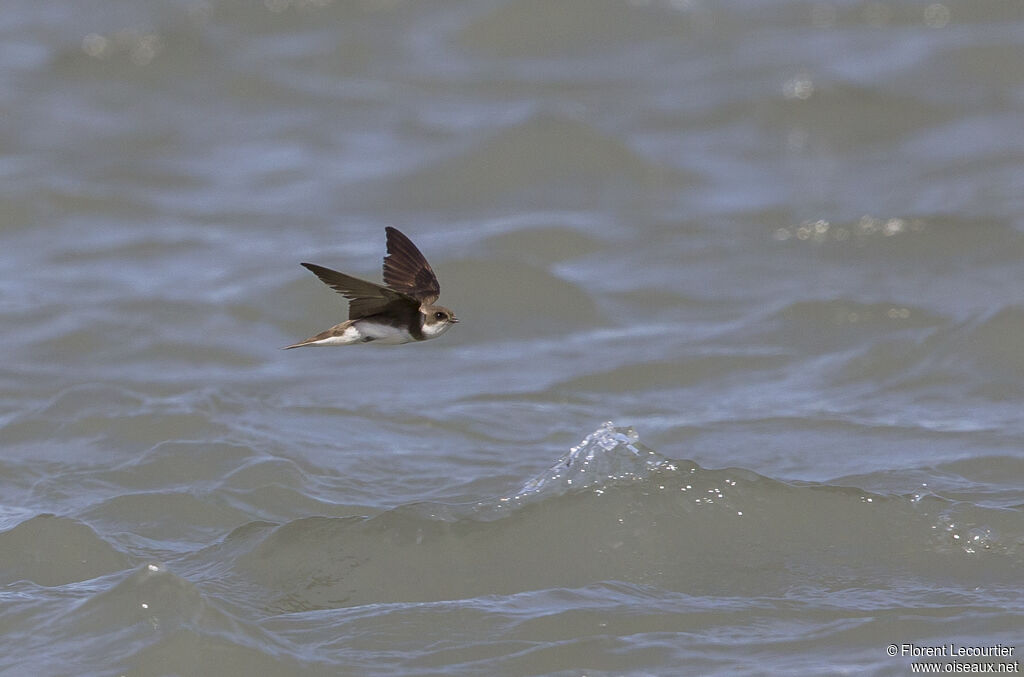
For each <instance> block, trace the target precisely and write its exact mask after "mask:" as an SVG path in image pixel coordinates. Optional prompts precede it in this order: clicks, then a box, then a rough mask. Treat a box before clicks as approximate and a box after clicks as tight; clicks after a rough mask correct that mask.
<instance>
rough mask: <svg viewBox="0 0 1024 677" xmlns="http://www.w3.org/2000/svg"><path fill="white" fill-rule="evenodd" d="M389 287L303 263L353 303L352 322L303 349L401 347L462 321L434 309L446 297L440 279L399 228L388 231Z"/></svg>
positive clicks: (312, 340) (386, 273)
mask: <svg viewBox="0 0 1024 677" xmlns="http://www.w3.org/2000/svg"><path fill="white" fill-rule="evenodd" d="M385 231H386V232H387V240H388V255H387V256H385V257H384V286H382V285H379V284H376V283H374V282H367V281H366V280H360V279H359V278H356V277H352V276H351V275H346V274H345V273H339V272H337V271H335V270H331V269H330V268H324V267H323V266H318V265H316V264H315V263H303V264H302V265H303V266H305V267H306V268H308V269H309V270H310V271H311V272H312V273H313V274H314V275H316V276H317V277H319V278H320V281H321V282H323V283H324V284H326V285H327V286H328V287H330V288H331V289H333V290H335V291H337V292H340V293H341V295H342V296H344V297H345V298H347V299H348V300H349V304H348V319H347V320H345V321H344V322H342V323H341V324H336V325H334V326H333V327H331V328H330V329H328V330H327V331H322V332H320V333H319V334H317V335H316V336H312V337H310V338H308V339H306V340H305V341H299V342H298V343H294V344H292V345H290V346H285V348H286V349H287V348H301V347H303V346H347V345H349V344H352V343H370V342H371V341H372V342H373V343H380V344H384V345H397V344H399V343H409V342H410V341H426V340H427V339H432V338H436V337H438V336H440V335H441V334H443V333H445V332H446V331H448V328H449V327H451V326H452V325H453V324H455V323H456V322H458V320H457V319H456V318H455V313H453V312H452V311H450V310H449V309H447V308H445V307H444V306H436V305H434V301H437V298H438V296H440V295H441V286H440V285H439V284H438V283H437V276H435V275H434V271H433V270H431V268H430V264H429V263H427V260H426V259H425V258H423V254H421V253H420V250H419V249H417V248H416V245H414V244H413V243H412V240H410V239H409V238H407V237H406V236H405V235H403V234H402V232H401V231H399V230H398V229H397V228H392V227H391V226H388V227H387V228H385Z"/></svg>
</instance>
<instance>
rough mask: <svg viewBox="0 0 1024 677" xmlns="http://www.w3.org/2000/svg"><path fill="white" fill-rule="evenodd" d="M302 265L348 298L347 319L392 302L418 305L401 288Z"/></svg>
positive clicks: (327, 269) (364, 315)
mask: <svg viewBox="0 0 1024 677" xmlns="http://www.w3.org/2000/svg"><path fill="white" fill-rule="evenodd" d="M302 265H303V267H305V268H306V269H308V270H309V271H310V272H312V273H313V274H314V275H316V276H317V277H319V278H320V281H321V282H323V283H324V284H326V285H327V286H328V287H330V288H331V289H333V290H335V291H336V292H339V293H340V294H341V295H342V296H344V297H345V298H347V299H348V300H349V304H348V319H350V320H358V319H359V318H361V317H367V316H369V315H375V314H377V313H380V312H382V311H384V310H385V309H387V308H388V306H391V305H392V304H394V303H398V304H401V305H403V306H409V305H411V306H412V307H414V308H417V307H419V301H418V300H416V299H413V298H410V295H407V294H405V293H403V292H402V291H401V290H395V289H388V288H387V287H383V286H381V285H379V284H375V283H373V282H367V281H366V280H360V279H359V278H358V277H352V276H351V275H346V274H345V273H339V272H338V271H336V270H331V269H330V268H324V267H323V266H318V265H316V264H315V263H303V264H302Z"/></svg>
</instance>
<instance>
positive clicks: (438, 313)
mask: <svg viewBox="0 0 1024 677" xmlns="http://www.w3.org/2000/svg"><path fill="white" fill-rule="evenodd" d="M434 317H435V318H436V319H438V320H443V319H444V318H445V314H444V313H442V312H441V311H438V312H436V313H434Z"/></svg>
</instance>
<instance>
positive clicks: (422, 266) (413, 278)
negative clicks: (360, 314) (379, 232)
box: [303, 226, 441, 306]
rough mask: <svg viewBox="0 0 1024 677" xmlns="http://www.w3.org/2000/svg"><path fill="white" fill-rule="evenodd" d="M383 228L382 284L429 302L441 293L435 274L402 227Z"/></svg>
mask: <svg viewBox="0 0 1024 677" xmlns="http://www.w3.org/2000/svg"><path fill="white" fill-rule="evenodd" d="M384 230H385V231H386V232H387V238H388V255H387V256H385V257H384V284H386V285H387V286H388V287H390V288H391V289H393V290H394V291H396V292H399V293H401V294H405V295H406V296H411V297H412V298H414V299H416V300H417V301H419V302H420V303H422V304H424V305H428V306H429V305H432V304H433V303H434V301H436V300H437V297H438V296H440V295H441V285H439V284H438V283H437V276H436V275H434V271H433V269H431V267H430V264H429V263H427V260H426V259H425V258H424V257H423V254H421V253H420V250H419V249H417V248H416V245H414V244H413V243H412V240H410V239H409V238H407V237H406V236H405V235H403V234H402V231H400V230H398V229H397V228H392V227H391V226H388V227H387V228H385V229H384ZM303 265H305V264H303ZM314 272H315V271H314ZM320 279H323V278H320ZM324 281H325V282H326V280H324ZM328 284H330V283H329V282H328Z"/></svg>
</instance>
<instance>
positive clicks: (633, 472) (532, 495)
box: [500, 421, 673, 505]
mask: <svg viewBox="0 0 1024 677" xmlns="http://www.w3.org/2000/svg"><path fill="white" fill-rule="evenodd" d="M639 440H640V436H639V435H637V433H636V431H635V430H633V428H631V427H624V428H617V427H615V426H614V425H613V424H612V422H611V421H608V422H605V423H604V424H602V425H601V427H599V428H598V429H597V430H595V431H594V432H592V433H590V434H589V435H587V436H586V437H585V438H583V441H581V442H580V443H579V444H578V445H576V446H574V447H572V448H571V449H570V450H569V453H567V454H566V455H565V456H563V457H562V458H560V459H559V460H558V462H557V463H555V465H554V466H552V467H551V468H550V469H548V470H546V471H544V472H542V473H540V474H539V475H536V476H535V477H533V478H531V479H530V480H528V481H527V482H526V483H525V484H524V485H523V486H522V487H521V488H520V489H519V490H518V491H517V492H516V493H514V494H512V495H511V496H506V497H504V498H502V499H500V501H501V502H502V503H506V504H507V503H513V504H515V505H523V504H526V503H532V502H534V501H537V500H543V499H547V498H552V497H554V496H561V495H563V494H567V493H570V492H574V491H583V490H591V491H595V492H598V493H600V492H603V491H604V488H605V487H607V486H608V485H610V484H618V483H622V482H633V481H638V480H643V479H646V478H648V477H650V475H651V473H653V472H654V471H655V470H658V469H661V468H671V467H672V465H673V464H672V462H671V461H670V460H669V459H667V458H665V457H664V456H662V455H660V454H658V453H657V452H655V451H653V450H651V449H648V448H647V447H645V446H643V445H642V444H640V441H639Z"/></svg>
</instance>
